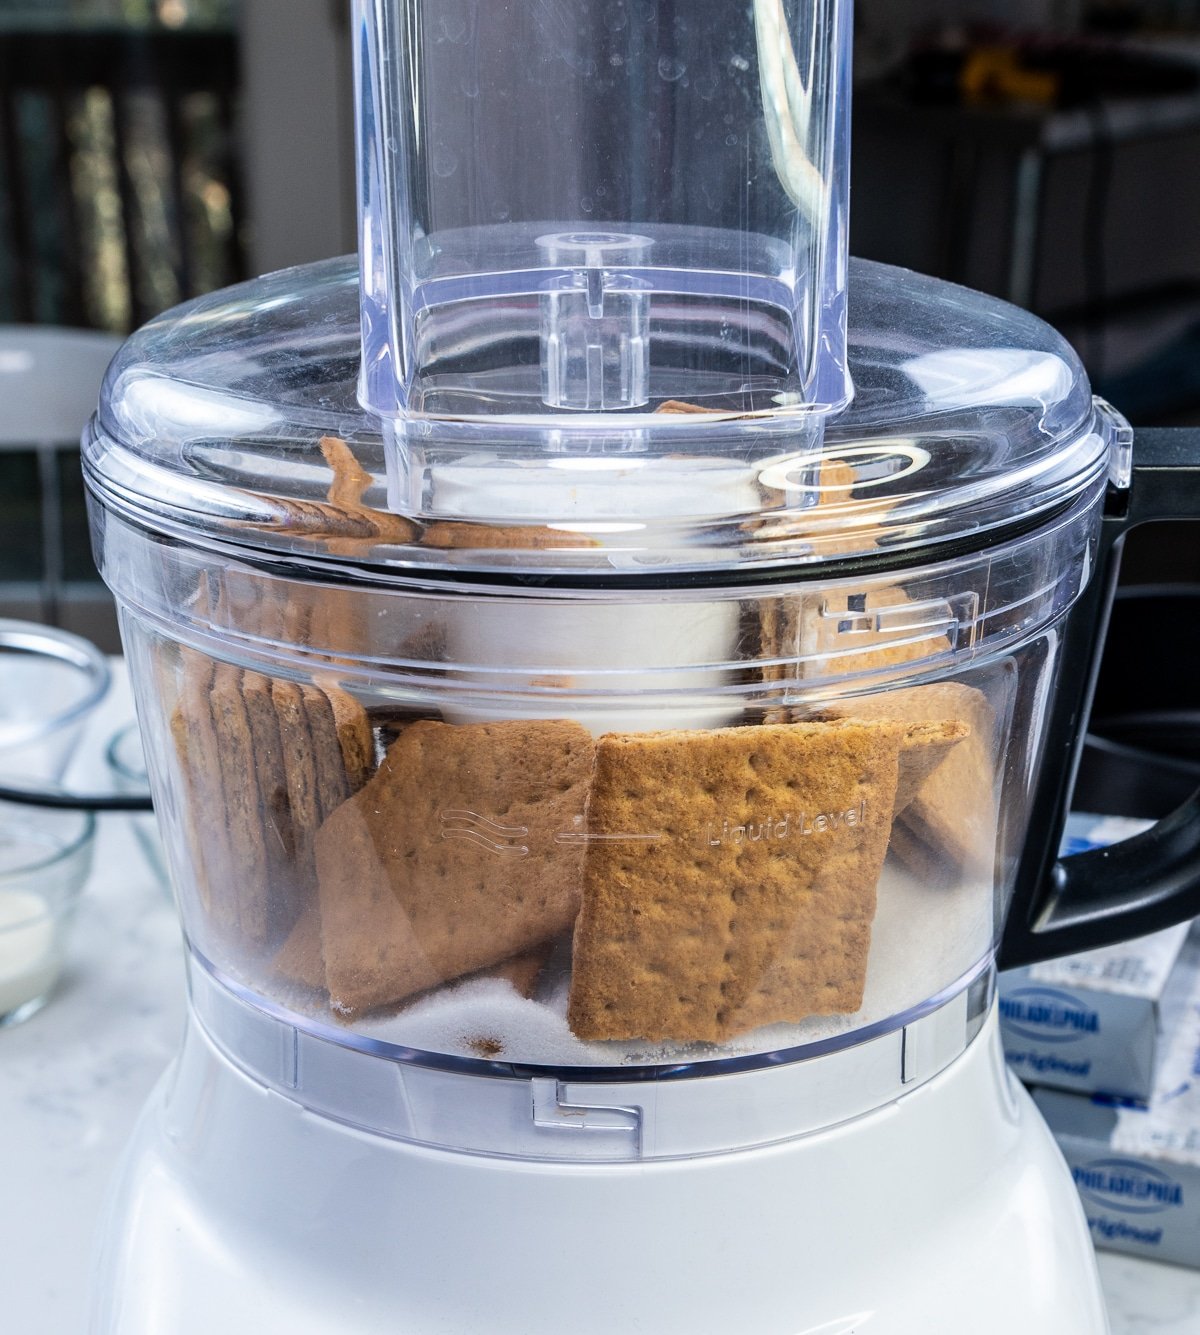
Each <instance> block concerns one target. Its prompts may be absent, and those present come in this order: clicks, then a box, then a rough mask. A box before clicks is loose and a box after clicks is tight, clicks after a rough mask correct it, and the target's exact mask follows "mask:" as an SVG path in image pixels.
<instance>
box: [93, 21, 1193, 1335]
mask: <svg viewBox="0 0 1200 1335" xmlns="http://www.w3.org/2000/svg"><path fill="white" fill-rule="evenodd" d="M354 21H355V58H356V72H357V73H356V77H357V83H358V88H359V107H358V113H359V114H358V131H359V140H358V145H359V158H360V161H359V187H360V220H361V245H360V254H359V256H358V259H357V262H356V261H355V260H353V259H348V260H337V261H329V262H325V263H321V264H316V265H312V266H309V267H306V268H301V269H294V270H289V271H285V272H282V273H277V274H272V275H269V276H267V277H265V278H261V279H258V280H256V281H255V282H252V283H249V284H245V285H242V286H240V287H236V288H232V289H229V290H227V291H224V292H220V293H217V294H214V295H212V296H208V297H204V298H201V299H200V300H198V301H194V302H191V303H189V304H188V305H186V306H183V307H180V308H179V309H177V310H175V311H172V312H169V313H168V314H166V315H165V316H162V317H160V318H159V319H157V320H155V321H153V322H152V323H151V324H149V325H148V326H146V327H145V328H144V329H143V330H141V331H140V332H139V333H137V334H135V335H134V336H133V338H131V339H130V340H129V342H128V343H127V344H126V345H125V347H124V350H123V351H122V352H121V354H120V355H119V356H118V357H117V359H116V360H115V362H114V363H113V366H112V367H111V369H110V371H109V374H108V378H107V380H106V383H105V387H104V390H103V395H102V401H101V404H100V408H99V411H98V413H97V415H96V417H95V419H94V420H93V422H92V424H91V426H90V428H89V430H88V432H87V433H86V438H85V442H84V467H85V471H86V477H87V481H88V485H89V488H90V492H91V504H92V522H93V532H94V539H95V547H96V552H97V557H98V562H99V565H100V567H101V570H102V572H103V575H104V577H105V579H106V581H107V582H108V584H109V586H110V587H111V588H112V590H113V592H114V594H115V595H116V598H117V601H118V604H119V608H120V615H121V621H122V633H123V638H124V645H125V651H126V655H127V658H128V662H129V668H130V673H131V676H132V680H133V684H134V689H135V693H136V697H137V706H138V715H139V721H140V725H141V730H142V734H143V737H144V740H145V746H146V758H147V764H148V768H149V773H150V780H151V785H152V788H153V791H154V795H155V803H156V807H157V811H158V818H159V822H160V826H161V829H162V834H163V839H164V843H165V846H166V849H167V854H168V857H169V860H170V864H171V868H172V879H173V882H174V886H175V892H176V896H177V899H178V908H179V913H180V916H181V920H182V924H183V929H184V933H185V936H186V941H187V946H188V951H187V970H188V986H189V994H190V1007H189V1016H188V1025H187V1032H186V1036H185V1039H184V1043H183V1049H182V1051H181V1053H180V1055H179V1057H178V1059H177V1060H176V1062H175V1063H174V1064H173V1065H172V1067H171V1069H170V1071H169V1072H168V1074H167V1075H166V1076H165V1077H164V1080H163V1082H162V1084H161V1085H160V1087H159V1088H158V1090H157V1091H156V1093H155V1094H154V1096H153V1097H152V1099H151V1101H150V1103H149V1105H148V1106H147V1108H146V1110H145V1113H144V1115H143V1117H142V1119H141V1121H140V1122H139V1125H138V1128H137V1130H136V1132H135V1134H134V1137H133V1140H132V1143H131V1145H130V1147H129V1150H128V1152H127V1155H126V1157H125V1160H124V1162H123V1165H122V1168H121V1171H120V1174H119V1179H118V1182H117V1184H116V1187H115V1190H114V1194H113V1197H112V1201H111V1204H110V1208H109V1213H108V1217H107V1220H106V1224H105V1228H104V1233H103V1240H102V1246H101V1249H100V1256H99V1261H98V1268H97V1272H96V1281H95V1290H94V1303H93V1316H92V1331H93V1332H94V1333H95V1335H101V1333H103V1335H109V1333H112V1335H115V1333H116V1332H120V1335H142V1333H143V1332H144V1333H145V1335H150V1332H154V1335H161V1333H162V1332H164V1331H171V1332H175V1333H176V1335H190V1333H191V1332H196V1333H199V1332H204V1333H205V1335H210V1332H211V1331H213V1330H221V1331H228V1332H237V1331H243V1330H244V1331H247V1332H249V1331H254V1332H255V1335H276V1333H278V1335H284V1332H286V1333H287V1335H302V1333H308V1332H311V1333H312V1335H317V1332H320V1333H321V1335H330V1333H331V1332H337V1333H338V1335H343V1333H344V1335H368V1333H370V1335H383V1332H388V1335H400V1333H401V1332H405V1333H407V1332H412V1333H413V1335H418V1333H419V1335H464V1333H466V1332H471V1333H472V1335H478V1332H483V1331H486V1332H489V1333H490V1335H509V1333H511V1335H516V1333H517V1332H521V1333H522V1335H537V1333H539V1332H550V1331H552V1330H557V1329H559V1328H560V1327H561V1326H562V1325H563V1324H569V1325H570V1326H571V1328H572V1329H573V1330H575V1331H577V1332H580V1335H600V1332H605V1333H606V1335H608V1333H610V1332H613V1331H622V1332H632V1331H647V1332H654V1335H684V1333H685V1332H686V1333H687V1335H702V1333H709V1332H711V1333H713V1335H715V1333H716V1332H729V1331H745V1332H755V1333H756V1335H802V1333H803V1335H851V1332H856V1333H857V1332H871V1335H900V1333H901V1332H911V1333H912V1335H915V1333H916V1332H921V1335H927V1332H929V1331H940V1330H970V1331H972V1332H975V1333H976V1335H988V1333H989V1332H996V1333H997V1335H998V1333H999V1332H1001V1331H1003V1332H1006V1333H1007V1332H1011V1331H1012V1330H1013V1329H1022V1330H1026V1331H1031V1332H1032V1331H1039V1332H1040V1331H1046V1332H1051V1331H1053V1332H1054V1335H1073V1333H1074V1332H1078V1333H1079V1335H1085V1333H1087V1335H1093V1333H1094V1332H1100V1331H1103V1330H1104V1329H1105V1328H1106V1323H1105V1318H1104V1315H1103V1308H1102V1302H1101V1297H1100V1293H1099V1288H1098V1285H1097V1279H1096V1272H1095V1265H1094V1261H1093V1258H1092V1250H1091V1243H1090V1240H1089V1237H1088V1233H1087V1228H1086V1224H1085V1221H1084V1218H1083V1214H1082V1211H1081V1208H1080V1206H1079V1203H1078V1199H1077V1196H1076V1193H1075V1189H1074V1186H1073V1184H1072V1182H1071V1179H1070V1177H1069V1175H1068V1173H1067V1170H1066V1168H1065V1166H1064V1164H1063V1161H1062V1159H1061V1157H1060V1155H1059V1153H1058V1151H1057V1149H1056V1147H1055V1146H1054V1143H1053V1141H1052V1140H1051V1138H1050V1135H1049V1132H1048V1131H1047V1129H1046V1127H1045V1125H1044V1123H1043V1122H1042V1120H1041V1118H1040V1116H1039V1115H1038V1114H1037V1113H1036V1111H1035V1110H1034V1108H1033V1105H1032V1103H1031V1102H1030V1100H1029V1098H1028V1097H1027V1096H1026V1095H1025V1094H1024V1093H1023V1091H1022V1090H1021V1089H1020V1087H1019V1086H1018V1085H1017V1084H1016V1082H1015V1081H1014V1080H1012V1078H1011V1077H1009V1076H1008V1075H1007V1073H1006V1071H1005V1069H1004V1064H1003V1059H1002V1054H1001V1050H1000V1045H999V1040H998V1035H997V1028H996V1019H995V1006H994V979H995V966H996V958H997V951H998V949H999V948H1000V946H1001V944H1002V943H1003V949H1004V952H1005V955H1006V957H1007V958H1008V960H1010V961H1012V962H1020V961H1029V960H1032V959H1034V958H1037V957H1039V956H1041V955H1048V954H1053V953H1057V952H1061V951H1066V950H1072V949H1076V948H1079V947H1080V946H1082V945H1088V944H1098V943H1099V942H1101V941H1104V940H1108V939H1112V938H1114V937H1116V936H1119V935H1122V934H1134V933H1136V932H1142V931H1148V930H1151V929H1152V928H1154V927H1156V926H1160V925H1162V924H1163V923H1164V922H1165V921H1172V920H1180V919H1182V918H1183V917H1185V916H1187V915H1188V914H1191V913H1194V912H1196V911H1197V908H1198V907H1200V891H1198V887H1197V879H1198V873H1197V866H1198V865H1200V864H1198V862H1197V856H1196V850H1197V847H1198V846H1200V833H1198V832H1200V821H1198V819H1197V816H1196V813H1195V811H1194V810H1187V811H1184V812H1182V813H1179V814H1177V815H1176V816H1175V817H1173V818H1171V820H1170V821H1168V822H1164V823H1163V824H1162V825H1161V826H1159V827H1156V828H1155V829H1153V830H1151V831H1149V832H1148V833H1147V834H1146V835H1144V836H1141V837H1140V838H1139V840H1137V841H1134V842H1132V843H1131V844H1130V845H1128V846H1127V847H1126V849H1125V850H1124V851H1122V852H1119V853H1114V854H1111V856H1110V854H1107V853H1106V854H1104V855H1095V856H1091V855H1081V856H1080V857H1077V858H1074V859H1069V860H1066V861H1063V862H1057V861H1056V860H1055V858H1054V856H1053V850H1054V848H1055V847H1056V844H1057V832H1058V827H1059V826H1060V824H1061V820H1062V814H1063V807H1064V805H1065V795H1066V794H1067V792H1068V790H1069V786H1070V782H1071V772H1072V766H1073V757H1074V755H1075V752H1076V739H1077V737H1078V735H1079V733H1080V732H1081V720H1082V718H1083V715H1084V714H1085V712H1086V704H1087V696H1088V691H1089V688H1090V681H1091V676H1092V670H1093V664H1094V660H1095V655H1096V644H1097V642H1098V640H1099V638H1100V635H1101V632H1102V627H1103V620H1104V608H1105V606H1106V599H1107V598H1108V596H1109V592H1110V584H1111V578H1112V575H1113V572H1114V570H1115V559H1116V556H1117V554H1118V553H1119V546H1120V537H1121V535H1122V534H1123V533H1124V532H1125V531H1126V529H1127V528H1128V527H1129V526H1130V525H1132V524H1134V523H1136V522H1141V521H1142V520H1144V519H1146V518H1148V517H1152V516H1157V515H1160V514H1161V515H1166V514H1168V513H1174V514H1195V513H1196V511H1197V508H1198V507H1197V505H1196V502H1195V499H1194V496H1193V493H1194V492H1195V490H1196V488H1195V485H1194V483H1193V482H1192V481H1191V477H1192V473H1190V472H1189V471H1188V464H1187V460H1184V459H1178V458H1175V457H1173V456H1172V455H1171V449H1170V443H1169V441H1167V442H1158V443H1157V444H1156V443H1155V442H1153V441H1152V442H1151V447H1150V449H1149V452H1148V453H1145V454H1143V453H1142V452H1141V451H1140V447H1139V451H1138V452H1132V451H1131V439H1132V436H1131V432H1130V430H1129V428H1128V426H1127V425H1126V424H1125V423H1124V422H1123V420H1122V419H1121V418H1120V417H1119V415H1118V414H1117V413H1115V412H1114V411H1113V410H1112V409H1111V408H1109V407H1108V406H1107V405H1105V404H1103V403H1101V402H1098V401H1097V400H1095V399H1093V397H1092V395H1091V393H1090V390H1089V387H1088V384H1087V380H1086V377H1085V375H1084V372H1083V370H1082V368H1081V366H1080V364H1079V361H1078V359H1077V358H1076V357H1075V355H1074V353H1073V352H1072V351H1071V349H1070V348H1069V347H1068V346H1067V345H1066V344H1065V343H1064V342H1063V340H1062V339H1061V338H1059V337H1058V335H1056V334H1055V333H1054V332H1053V331H1052V330H1051V329H1049V328H1048V327H1047V326H1046V325H1044V324H1042V323H1041V322H1039V321H1038V320H1036V319H1034V318H1033V317H1031V316H1029V315H1028V314H1025V313H1023V312H1021V311H1018V310H1016V309H1014V308H1012V307H1009V306H1006V305H1004V304H1002V303H1000V302H997V301H995V300H992V299H990V298H987V297H983V296H980V295H978V294H976V293H972V292H968V291H966V290H964V289H961V288H957V287H953V286H950V285H948V284H945V283H941V282H936V281H933V280H931V279H928V278H923V277H920V276H918V275H915V274H911V273H907V272H902V271H898V270H895V269H889V268H885V267H881V266H877V265H872V264H867V263H855V262H849V263H848V262H847V260H846V258H845V220H846V204H847V174H846V173H847V153H846V129H847V104H848V86H849V85H848V25H849V8H848V5H846V4H844V3H841V0H803V2H801V0H752V3H745V4H738V5H734V6H728V5H724V4H716V3H710V2H709V0H691V3H689V4H688V5H687V6H684V5H677V4H675V3H673V2H672V0H603V2H602V3H592V2H591V0H556V3H554V4H547V3H539V4H528V5H516V4H507V3H498V4H487V5H484V4H481V3H478V0H396V2H395V3H392V2H391V0H374V2H373V3H367V0H361V2H360V3H359V4H358V5H357V6H356V10H355V19H354ZM313 206H314V207H321V200H320V196H319V190H318V188H317V186H316V185H315V184H314V200H313ZM1164 479H1166V481H1165V483H1164ZM1110 852H1111V851H1110ZM1006 924H1007V925H1006Z"/></svg>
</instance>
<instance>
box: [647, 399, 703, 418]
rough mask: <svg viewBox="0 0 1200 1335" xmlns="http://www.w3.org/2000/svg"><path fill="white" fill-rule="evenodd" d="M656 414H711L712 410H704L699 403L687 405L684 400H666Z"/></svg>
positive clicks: (659, 406)
mask: <svg viewBox="0 0 1200 1335" xmlns="http://www.w3.org/2000/svg"><path fill="white" fill-rule="evenodd" d="M654 411H655V412H656V413H671V414H683V413H711V412H713V411H715V410H714V409H712V408H702V407H701V406H700V405H699V404H698V403H687V402H685V400H683V399H664V400H663V401H662V403H660V404H659V405H658V407H657V408H655V410H654Z"/></svg>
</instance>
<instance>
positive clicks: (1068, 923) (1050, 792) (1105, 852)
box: [999, 410, 1200, 969]
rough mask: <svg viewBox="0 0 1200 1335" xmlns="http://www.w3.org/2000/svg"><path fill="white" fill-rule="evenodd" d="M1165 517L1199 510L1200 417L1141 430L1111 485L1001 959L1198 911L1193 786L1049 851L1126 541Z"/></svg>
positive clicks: (1040, 956) (1107, 940) (1064, 950)
mask: <svg viewBox="0 0 1200 1335" xmlns="http://www.w3.org/2000/svg"><path fill="white" fill-rule="evenodd" d="M1108 411H1110V412H1111V410H1108ZM1162 519H1200V429H1197V428H1190V427H1182V428H1161V429H1151V430H1139V431H1138V433H1137V437H1136V439H1135V441H1134V446H1133V464H1132V477H1131V481H1130V485H1129V487H1128V489H1122V488H1117V487H1110V488H1109V494H1108V504H1107V507H1106V513H1105V516H1104V521H1103V526H1102V529H1101V534H1100V543H1099V548H1098V551H1097V557H1096V569H1095V574H1094V575H1093V577H1092V579H1091V581H1090V583H1089V584H1088V586H1087V588H1086V589H1085V590H1084V593H1083V595H1082V597H1081V598H1080V599H1079V601H1078V602H1077V603H1076V605H1075V607H1074V608H1073V609H1072V611H1071V614H1070V616H1069V617H1068V618H1067V622H1066V626H1065V629H1064V632H1063V642H1062V646H1061V650H1060V653H1061V658H1060V663H1059V677H1058V686H1057V690H1056V694H1055V701H1054V708H1053V709H1052V711H1051V715H1050V719H1049V723H1048V726H1047V733H1046V750H1045V753H1044V763H1043V771H1042V778H1041V780H1040V782H1039V784H1038V787H1037V789H1036V792H1035V796H1034V800H1033V805H1032V808H1031V815H1030V820H1029V826H1028V830H1027V833H1026V837H1025V841H1024V853H1023V855H1022V858H1021V861H1020V863H1019V865H1018V868H1017V875H1016V884H1015V888H1014V893H1013V899H1012V904H1011V906H1010V909H1009V914H1008V923H1007V926H1006V928H1005V932H1004V936H1003V939H1002V941H1001V945H1000V955H999V964H1000V967H1001V968H1002V969H1012V968H1017V967H1018V966H1020V965H1024V964H1036V963H1038V962H1039V961H1040V960H1045V959H1052V958H1054V957H1055V956H1057V955H1069V954H1072V953H1074V952H1075V951H1078V950H1090V949H1092V948H1094V947H1096V946H1106V945H1111V944H1112V943H1113V942H1115V941H1122V940H1127V939H1129V938H1131V937H1135V936H1144V935H1145V934H1146V933H1148V932H1155V931H1158V930H1159V929H1160V928H1163V927H1170V926H1171V925H1172V924H1174V923H1178V922H1184V921H1186V920H1187V919H1189V918H1194V917H1196V916H1197V915H1198V914H1200V792H1197V793H1195V794H1193V796H1192V797H1191V798H1189V799H1188V801H1187V802H1185V803H1184V805H1183V806H1181V807H1180V808H1179V809H1178V810H1177V811H1175V812H1173V813H1172V814H1171V815H1170V816H1168V817H1166V818H1165V819H1164V820H1161V821H1159V822H1158V823H1157V824H1156V825H1154V826H1152V827H1151V828H1150V829H1149V830H1146V831H1145V832H1144V833H1143V834H1139V835H1136V836H1134V838H1132V839H1127V840H1125V841H1124V842H1123V843H1120V844H1115V845H1113V846H1112V847H1111V848H1103V849H1093V850H1090V851H1088V852H1086V853H1076V854H1074V855H1073V856H1072V857H1067V858H1059V857H1058V856H1057V850H1058V847H1059V843H1060V842H1061V839H1062V830H1063V825H1064V823H1065V821H1066V815H1067V807H1068V804H1069V801H1070V797H1071V790H1072V788H1073V787H1074V784H1075V774H1076V770H1077V768H1078V764H1079V757H1080V755H1081V753H1082V747H1083V738H1084V734H1085V732H1086V722H1087V716H1088V712H1089V709H1090V706H1091V700H1092V693H1093V691H1094V689H1095V685H1096V674H1097V672H1098V670H1099V666H1100V654H1101V650H1102V648H1103V644H1104V633H1105V630H1106V629H1107V625H1108V614H1109V609H1110V608H1111V606H1112V597H1113V592H1114V589H1115V586H1116V582H1117V573H1118V570H1119V568H1120V563H1121V551H1122V547H1123V545H1124V542H1125V538H1126V537H1127V536H1128V534H1129V533H1130V531H1131V530H1133V529H1134V528H1137V527H1138V525H1140V524H1145V523H1149V522H1151V521H1152V520H1162ZM1197 682H1198V686H1200V664H1198V665H1197Z"/></svg>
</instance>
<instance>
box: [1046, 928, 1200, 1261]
mask: <svg viewBox="0 0 1200 1335" xmlns="http://www.w3.org/2000/svg"><path fill="white" fill-rule="evenodd" d="M1179 971H1180V972H1181V973H1182V974H1183V975H1184V976H1185V977H1186V978H1187V980H1188V983H1189V988H1188V993H1187V996H1186V999H1185V1004H1184V1005H1183V1006H1182V1008H1181V1009H1180V1011H1179V1013H1178V1015H1177V1016H1176V1017H1175V1020H1174V1023H1173V1025H1172V1030H1171V1032H1170V1033H1169V1034H1168V1036H1167V1041H1166V1044H1165V1050H1164V1054H1163V1060H1162V1066H1161V1070H1160V1072H1159V1077H1158V1080H1157V1082H1156V1084H1155V1088H1154V1090H1153V1093H1152V1096H1151V1099H1150V1103H1149V1106H1147V1107H1138V1106H1133V1105H1121V1104H1117V1103H1113V1102H1111V1101H1108V1100H1105V1099H1104V1098H1102V1097H1100V1096H1093V1097H1092V1098H1085V1097H1083V1096H1082V1095H1079V1094H1062V1093H1058V1092H1057V1091H1054V1090H1048V1089H1039V1090H1035V1091H1034V1100H1035V1101H1036V1103H1037V1106H1038V1107H1039V1108H1040V1109H1041V1111H1042V1114H1043V1116H1044V1117H1045V1118H1046V1121H1047V1122H1048V1123H1049V1125H1050V1129H1051V1131H1053V1132H1054V1136H1055V1139H1056V1140H1057V1141H1058V1143H1059V1146H1060V1148H1061V1149H1062V1152H1063V1155H1064V1157H1065V1158H1066V1160H1067V1164H1068V1166H1069V1167H1070V1169H1071V1175H1072V1176H1073V1177H1074V1179H1075V1185H1076V1186H1077V1187H1078V1188H1079V1196H1080V1199H1081V1200H1082V1201H1083V1207H1084V1212H1085V1213H1086V1215H1087V1219H1088V1225H1089V1227H1090V1228H1091V1231H1092V1238H1093V1240H1094V1241H1095V1243H1096V1246H1097V1247H1106V1248H1108V1249H1110V1250H1112V1251H1123V1252H1132V1253H1134V1254H1135V1255H1137V1256H1146V1257H1150V1258H1152V1259H1154V1260H1157V1261H1171V1262H1174V1263H1175V1264H1177V1265H1187V1266H1193V1267H1196V1268H1200V941H1198V940H1197V937H1196V935H1195V934H1193V936H1192V937H1191V938H1190V939H1189V941H1188V943H1187V946H1186V947H1185V950H1184V954H1183V957H1182V959H1181V960H1180V966H1179Z"/></svg>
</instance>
